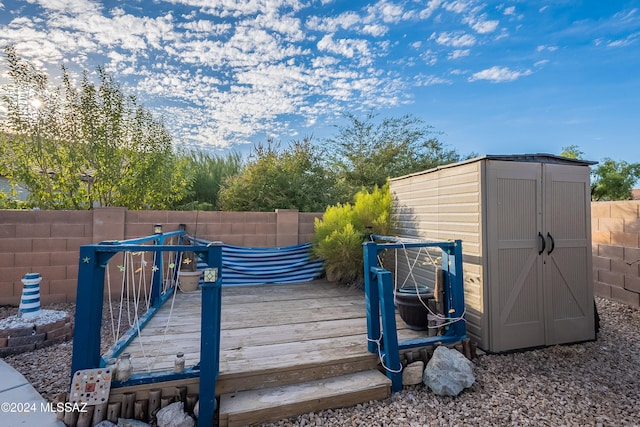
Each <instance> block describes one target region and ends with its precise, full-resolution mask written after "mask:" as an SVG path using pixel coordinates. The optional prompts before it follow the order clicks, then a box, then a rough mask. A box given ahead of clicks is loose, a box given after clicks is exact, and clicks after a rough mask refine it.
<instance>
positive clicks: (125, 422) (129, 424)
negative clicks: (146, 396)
mask: <svg viewBox="0 0 640 427" xmlns="http://www.w3.org/2000/svg"><path fill="white" fill-rule="evenodd" d="M103 422H104V421H103ZM107 422H108V421H107ZM101 424H102V423H101ZM98 425H100V424H98ZM114 425H115V424H114ZM96 427H97V426H96ZM106 427H109V426H108V425H107V426H106ZM117 427H151V426H150V425H149V424H147V423H145V422H142V421H138V420H133V419H129V418H118V426H117Z"/></svg>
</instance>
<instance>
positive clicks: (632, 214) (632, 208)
mask: <svg viewBox="0 0 640 427" xmlns="http://www.w3.org/2000/svg"><path fill="white" fill-rule="evenodd" d="M638 205H639V203H638V202H637V201H635V200H629V201H619V202H615V203H612V204H611V218H624V219H625V220H637V219H638Z"/></svg>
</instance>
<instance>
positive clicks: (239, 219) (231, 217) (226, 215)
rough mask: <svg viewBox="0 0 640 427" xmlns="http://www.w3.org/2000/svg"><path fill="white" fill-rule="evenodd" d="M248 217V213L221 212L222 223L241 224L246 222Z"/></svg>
mask: <svg viewBox="0 0 640 427" xmlns="http://www.w3.org/2000/svg"><path fill="white" fill-rule="evenodd" d="M246 216H247V213H246V212H220V222H221V223H231V224H240V223H244V222H245V218H246Z"/></svg>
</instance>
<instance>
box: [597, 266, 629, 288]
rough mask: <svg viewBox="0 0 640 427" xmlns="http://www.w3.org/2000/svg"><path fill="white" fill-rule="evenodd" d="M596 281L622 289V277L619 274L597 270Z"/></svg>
mask: <svg viewBox="0 0 640 427" xmlns="http://www.w3.org/2000/svg"><path fill="white" fill-rule="evenodd" d="M598 281H599V282H602V283H606V284H607V285H611V286H613V287H616V288H624V275H623V274H620V273H613V272H611V271H603V270H598Z"/></svg>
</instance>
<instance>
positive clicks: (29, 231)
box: [16, 223, 51, 238]
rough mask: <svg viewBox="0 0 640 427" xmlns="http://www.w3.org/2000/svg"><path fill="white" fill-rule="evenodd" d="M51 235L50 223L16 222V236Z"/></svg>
mask: <svg viewBox="0 0 640 427" xmlns="http://www.w3.org/2000/svg"><path fill="white" fill-rule="evenodd" d="M34 237H51V225H50V224H48V223H47V224H16V238H34Z"/></svg>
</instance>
